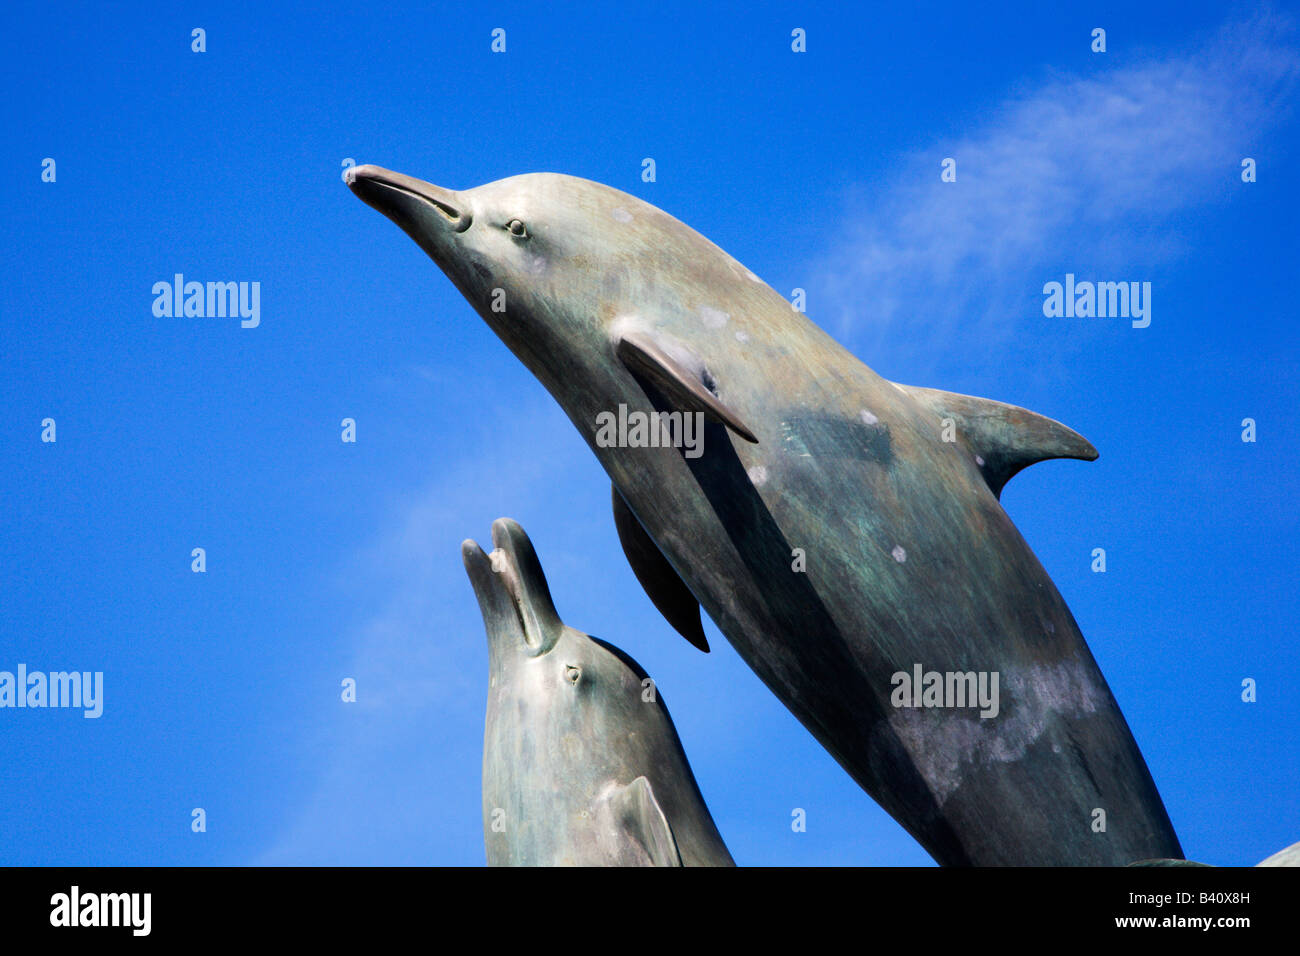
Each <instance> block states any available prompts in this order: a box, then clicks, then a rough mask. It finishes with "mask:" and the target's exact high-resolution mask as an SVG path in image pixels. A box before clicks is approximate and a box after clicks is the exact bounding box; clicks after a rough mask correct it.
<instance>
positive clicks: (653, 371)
mask: <svg viewBox="0 0 1300 956" xmlns="http://www.w3.org/2000/svg"><path fill="white" fill-rule="evenodd" d="M615 352H616V353H617V354H618V358H619V361H620V362H622V363H623V364H624V365H625V366H627V369H628V371H630V372H632V374H634V375H638V376H641V377H643V378H646V379H648V380H649V381H650V382H651V384H653V385H655V386H656V387H657V388H658V389H659V390H660V391H662V392H663V393H664V395H665V396H666V397H667V398H668V400H669V401H670V402H672V403H673V405H675V406H677V407H678V408H680V409H681V410H682V411H689V412H703V413H704V415H705V417H706V418H708V419H710V420H711V421H715V422H719V423H720V424H723V425H726V426H727V427H728V428H730V429H731V430H732V431H733V432H735V433H736V434H737V435H739V436H740V437H741V438H743V439H745V441H747V442H753V443H754V444H755V445H757V444H758V439H757V438H755V437H754V433H753V432H752V431H750V430H749V428H748V427H746V425H745V423H744V422H742V421H741V420H740V416H738V415H737V414H736V413H735V412H733V411H732V410H731V409H730V408H728V407H727V406H726V405H724V404H723V403H722V402H721V401H719V400H718V396H716V395H714V394H713V393H712V392H710V391H709V390H708V389H707V388H705V387H704V383H703V382H702V381H700V377H699V376H698V375H692V374H691V372H690V371H689V370H688V369H687V368H685V367H684V366H683V365H682V364H681V363H680V362H678V361H677V360H676V359H674V358H673V357H672V356H671V355H669V354H668V353H667V352H665V351H664V350H663V349H662V348H661V347H660V346H659V345H658V344H657V343H656V342H655V341H654V340H653V339H651V338H650V336H648V335H645V334H643V333H640V332H629V333H626V334H624V335H622V336H620V337H619V340H618V344H617V345H616V346H615Z"/></svg>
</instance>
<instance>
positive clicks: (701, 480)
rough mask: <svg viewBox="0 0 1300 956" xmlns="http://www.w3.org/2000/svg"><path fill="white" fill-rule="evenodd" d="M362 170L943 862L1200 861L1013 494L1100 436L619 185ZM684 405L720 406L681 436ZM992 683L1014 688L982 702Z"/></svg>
mask: <svg viewBox="0 0 1300 956" xmlns="http://www.w3.org/2000/svg"><path fill="white" fill-rule="evenodd" d="M347 179H348V182H349V185H350V186H351V188H352V190H353V192H354V193H355V194H356V195H357V196H358V197H360V198H361V199H362V200H363V201H365V202H366V203H368V204H369V205H371V206H373V207H374V208H376V209H377V210H379V211H380V212H382V213H383V214H384V215H385V216H387V217H388V218H390V219H392V220H393V221H394V222H395V223H397V224H398V225H399V226H400V227H401V228H402V229H403V230H405V231H406V233H407V234H408V235H409V236H411V238H413V239H414V240H415V241H416V243H418V244H419V246H420V247H421V248H422V249H423V250H424V251H425V252H426V253H428V255H429V256H430V257H431V258H432V259H433V260H434V262H436V263H437V264H438V265H439V266H440V267H441V268H442V270H443V271H444V272H445V273H446V274H447V276H448V277H449V278H450V279H451V281H452V282H453V283H454V284H455V286H456V287H457V288H458V289H459V290H460V291H461V293H462V294H463V295H464V296H465V298H466V299H468V300H469V302H470V303H471V304H472V305H473V306H474V308H475V309H476V310H477V311H478V312H479V314H480V315H481V316H482V317H483V319H484V321H486V322H487V323H488V325H489V326H490V327H491V328H492V330H493V331H494V332H496V333H497V335H498V336H500V338H501V339H502V340H503V341H504V342H505V344H506V345H507V346H508V347H509V349H510V350H511V351H512V352H513V353H514V354H515V355H516V356H517V357H518V358H519V359H520V360H521V361H522V362H523V363H524V364H525V365H526V366H527V367H528V369H529V370H530V371H532V373H533V374H534V375H535V376H536V377H537V378H538V379H539V380H540V381H541V383H542V384H543V385H544V386H545V387H546V388H547V389H548V390H549V391H550V393H551V394H552V395H553V396H554V397H555V399H556V400H557V401H558V402H559V403H560V405H561V406H562V407H563V408H564V411H565V412H566V413H567V414H568V416H569V418H570V420H571V421H572V422H573V424H574V426H575V427H576V428H577V429H578V431H579V432H580V433H581V434H582V436H583V437H584V438H585V439H586V441H587V443H588V444H589V445H590V446H591V448H592V451H593V452H594V453H595V454H596V457H597V458H598V459H599V461H600V463H601V465H602V466H603V467H604V469H605V471H606V472H607V473H608V474H609V476H610V478H611V479H612V482H613V486H614V494H613V497H614V506H615V518H616V523H617V525H618V528H619V534H620V537H621V538H622V539H623V543H624V546H625V550H626V552H627V554H628V557H629V561H630V562H631V564H632V566H633V569H634V571H635V572H636V574H637V576H638V578H639V579H640V580H641V582H642V584H643V586H644V587H645V588H646V590H647V593H648V594H649V596H650V597H651V599H652V600H653V601H654V603H655V605H656V606H657V607H659V608H660V610H661V611H663V612H664V614H665V616H667V617H668V619H669V621H670V622H671V623H672V624H673V625H674V626H675V627H676V628H677V629H678V630H679V631H681V632H682V633H683V634H684V635H685V636H686V637H687V638H688V639H691V640H692V641H694V642H695V643H697V644H701V645H702V644H703V633H702V631H700V628H699V616H698V615H699V612H698V609H697V607H696V602H697V601H698V603H699V604H700V605H702V606H703V607H704V609H705V610H706V611H707V612H708V614H709V615H710V616H711V617H712V618H713V620H714V621H715V622H716V623H717V625H718V628H719V629H720V630H721V631H722V633H723V634H724V635H725V636H726V637H727V639H728V640H729V641H730V642H731V644H732V645H733V646H734V647H735V648H736V651H737V652H738V653H739V654H740V656H741V657H742V658H743V659H744V660H745V661H746V663H748V664H749V666H750V667H751V668H753V670H754V671H755V672H756V673H757V674H758V675H759V677H760V678H762V680H763V681H764V682H765V683H766V684H767V686H768V687H769V688H771V689H772V691H773V692H774V693H775V694H776V695H777V696H778V697H779V698H780V699H781V701H782V702H783V703H784V704H785V705H786V706H787V707H788V708H789V709H790V710H791V711H792V712H793V713H794V714H795V716H797V717H798V718H799V720H800V721H802V722H803V724H804V725H805V726H806V727H807V728H808V729H809V730H810V731H811V732H812V734H813V735H814V736H815V737H816V738H817V739H818V740H819V741H820V742H821V743H822V745H823V746H825V747H826V749H827V750H828V751H829V752H830V753H831V754H832V755H833V756H834V757H835V759H836V760H838V761H839V763H840V764H841V765H842V766H843V767H844V768H845V769H846V770H847V771H848V772H849V773H850V774H851V775H852V776H853V778H854V779H855V780H856V781H857V782H858V783H859V784H860V785H861V786H862V787H863V788H864V789H865V790H866V791H867V792H868V793H869V794H871V795H872V796H873V797H874V798H875V799H876V800H877V801H878V802H879V803H880V804H881V806H883V807H884V808H885V809H886V810H887V811H888V812H889V813H890V814H891V815H892V816H893V817H894V818H895V819H896V820H898V821H899V822H900V823H901V824H902V825H903V826H904V827H906V828H907V830H908V831H909V832H910V833H911V834H912V835H913V836H914V837H916V839H917V840H919V841H920V842H921V844H922V845H923V846H924V847H925V848H926V850H928V851H929V853H930V854H931V855H932V856H933V857H934V858H935V859H936V860H937V861H939V862H940V863H941V864H948V865H962V864H974V865H993V864H1063V865H1068V864H1099V865H1123V864H1127V863H1130V862H1133V861H1135V860H1142V859H1152V858H1161V857H1163V858H1177V857H1181V856H1182V851H1181V849H1180V847H1179V844H1178V839H1177V837H1176V836H1175V834H1174V831H1173V828H1172V827H1171V825H1170V822H1169V818H1168V815H1167V814H1166V812H1165V809H1164V806H1163V804H1162V803H1161V800H1160V796H1159V794H1158V792H1157V791H1156V787H1155V784H1154V783H1153V782H1152V779H1151V775H1150V773H1149V772H1148V770H1147V767H1146V764H1145V762H1144V761H1143V758H1142V754H1141V752H1140V751H1139V750H1138V747H1137V744H1136V743H1135V741H1134V740H1133V736H1132V734H1131V733H1130V731H1129V728H1128V726H1127V724H1126V723H1125V721H1124V717H1123V715H1122V714H1121V713H1120V710H1119V707H1118V705H1117V704H1116V702H1115V700H1114V697H1113V696H1112V695H1111V692H1110V689H1109V688H1108V687H1107V685H1106V681H1105V679H1104V678H1103V677H1102V675H1101V672H1100V670H1099V669H1098V667H1097V664H1096V662H1095V661H1094V659H1093V657H1092V654H1091V653H1090V652H1089V650H1088V646H1087V644H1086V643H1085V642H1084V639H1083V636H1082V635H1081V634H1080V632H1079V628H1078V626H1077V625H1076V623H1075V621H1074V618H1073V616H1072V615H1071V614H1070V611H1069V609H1068V608H1067V607H1066V605H1065V602H1064V601H1063V600H1062V598H1061V595H1060V594H1059V593H1058V592H1057V590H1056V588H1055V586H1054V585H1053V584H1052V581H1051V579H1050V578H1049V577H1048V575H1047V573H1046V572H1045V571H1044V570H1043V567H1042V565H1041V564H1040V563H1039V562H1038V560H1037V558H1036V557H1035V556H1034V553H1033V552H1032V551H1031V550H1030V548H1029V546H1028V545H1027V544H1026V543H1025V540H1024V539H1023V538H1022V537H1021V535H1020V533H1019V532H1018V531H1017V529H1016V527H1015V525H1014V524H1013V523H1012V522H1011V519H1010V518H1009V517H1008V516H1007V514H1006V512H1005V511H1004V510H1003V509H1002V506H1001V504H1000V502H999V494H1000V492H1001V490H1002V487H1003V485H1004V484H1005V483H1006V481H1007V480H1008V479H1009V478H1010V477H1011V476H1012V475H1014V474H1015V473H1016V472H1017V471H1019V470H1020V469H1022V468H1024V467H1025V466H1027V465H1029V464H1032V463H1033V462H1036V461H1041V460H1043V459H1048V458H1080V459H1089V460H1090V459H1093V458H1095V457H1096V455H1097V453H1096V451H1095V450H1094V449H1093V447H1092V446H1091V445H1090V444H1089V443H1088V442H1087V441H1085V440H1084V439H1083V438H1082V437H1080V436H1079V435H1077V434H1076V433H1074V432H1073V431H1071V430H1070V429H1068V428H1066V427H1065V426H1063V425H1061V424H1059V423H1057V422H1055V421H1052V420H1050V419H1047V418H1044V417H1043V416H1041V415H1037V414H1034V413H1032V412H1029V411H1026V410H1024V409H1022V408H1016V407H1013V406H1010V405H1005V404H1001V403H999V402H994V401H990V400H988V399H982V398H973V397H970V396H965V395H956V394H951V393H948V392H942V391H935V390H932V389H927V388H915V387H911V386H904V385H898V384H895V383H893V382H890V381H887V380H886V379H884V378H882V377H881V376H879V375H877V374H876V373H875V372H873V371H872V370H871V369H870V368H868V367H867V366H866V365H864V364H863V363H862V362H861V361H859V360H858V359H857V358H856V357H855V356H854V355H852V354H851V353H850V352H848V351H847V350H846V349H844V348H843V347H841V346H840V345H839V344H838V343H836V342H835V341H834V340H833V339H832V338H831V337H830V336H828V335H827V334H826V333H825V332H823V331H822V330H821V329H820V328H818V327H817V326H816V325H815V324H813V322H811V321H810V320H809V319H808V318H807V317H806V316H804V315H803V314H802V313H800V312H798V311H795V310H794V309H793V308H792V307H791V304H790V303H789V302H788V301H786V300H785V299H784V298H782V296H781V295H780V294H779V293H777V292H776V291H775V290H774V289H772V288H770V287H769V286H767V285H766V284H764V283H763V282H762V281H761V280H760V279H759V278H758V277H757V276H755V275H754V274H753V273H752V272H750V271H749V270H748V269H746V268H745V267H744V266H743V265H741V264H740V263H739V262H737V261H736V260H735V259H733V258H732V257H731V256H729V255H728V254H727V253H726V252H724V251H723V250H721V249H719V248H718V247H717V246H715V245H714V244H713V243H711V242H709V241H708V240H707V239H706V238H704V237H703V236H701V235H700V234H699V233H697V232H695V231H694V230H692V229H691V228H689V227H688V226H686V225H685V224H683V223H682V222H680V221H678V220H677V219H674V218H673V217H672V216H670V215H668V214H667V213H665V212H663V211H662V210H660V209H657V208H655V207H654V206H651V205H649V204H647V203H645V202H643V201H641V200H640V199H637V198H635V197H633V196H631V195H628V194H626V193H623V192H620V191H618V190H615V189H612V188H610V187H608V186H604V185H601V184H599V183H595V182H591V181H588V180H583V179H578V178H575V177H572V176H564V175H558V174H551V173H535V174H528V175H521V176H514V177H511V178H508V179H503V180H499V181H497V182H492V183H488V184H486V185H483V186H479V187H477V188H475V189H470V190H466V191H462V192H456V191H452V190H449V189H443V188H441V187H439V186H435V185H433V184H431V183H427V182H424V181H423V180H420V179H416V178H413V177H410V176H406V175H403V174H401V173H395V172H391V171H389V170H385V169H381V168H379V167H376V166H355V167H353V168H352V169H350V170H349V171H348V175H347ZM467 381H468V379H467ZM660 412H662V413H666V415H672V414H675V413H681V414H678V415H677V417H676V420H673V419H670V418H665V419H663V421H665V422H667V423H668V424H669V425H670V426H671V428H673V429H676V431H673V432H670V434H671V437H672V442H664V441H658V440H649V441H648V440H646V438H645V435H646V430H645V429H644V428H642V429H641V431H640V434H638V432H637V430H636V428H635V427H629V428H628V429H626V430H624V429H623V428H622V425H623V423H624V421H625V420H626V421H627V422H632V421H633V420H634V418H635V417H636V416H638V415H639V416H645V415H647V414H655V413H660ZM611 416H617V417H618V421H619V431H618V437H619V439H620V440H618V441H612V440H611V431H612V430H611V429H610V428H609V423H610V420H611ZM692 420H702V421H703V422H704V423H705V424H704V425H703V432H702V437H703V443H702V447H696V448H694V449H689V448H686V447H684V435H685V433H684V432H683V431H682V428H683V427H684V424H683V423H689V421H692ZM666 427H667V426H666ZM697 437H698V436H697ZM665 444H671V445H675V446H676V447H664V445H665ZM913 676H914V677H915V678H917V681H916V683H918V684H921V685H923V686H916V687H908V686H906V685H907V684H910V683H912V680H913ZM976 680H981V681H986V682H987V683H986V684H982V685H980V686H982V687H986V689H988V690H990V691H996V694H995V696H996V697H997V698H998V703H997V706H996V707H984V708H981V709H978V710H977V709H974V708H972V707H970V706H969V704H970V700H969V698H968V697H966V696H965V695H969V697H973V696H975V684H976ZM994 681H997V683H996V684H995V683H994ZM936 682H938V684H939V686H937V687H936ZM959 694H961V695H963V699H961V700H959V697H958V695H959ZM962 702H964V703H966V704H967V706H965V707H963V706H960V704H961V703H962ZM945 703H946V704H953V705H956V706H935V705H936V704H945Z"/></svg>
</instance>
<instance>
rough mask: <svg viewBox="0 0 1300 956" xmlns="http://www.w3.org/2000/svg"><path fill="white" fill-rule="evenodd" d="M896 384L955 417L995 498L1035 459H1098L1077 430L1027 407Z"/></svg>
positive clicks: (944, 414) (937, 412)
mask: <svg viewBox="0 0 1300 956" xmlns="http://www.w3.org/2000/svg"><path fill="white" fill-rule="evenodd" d="M899 388H901V389H902V390H903V391H904V392H905V393H906V394H908V395H910V396H911V397H912V398H914V399H916V401H918V402H920V403H921V405H923V406H925V407H926V408H928V409H930V410H931V411H933V412H934V414H935V415H937V416H938V417H939V418H940V419H943V418H951V419H952V420H953V422H954V424H955V425H956V426H957V430H958V431H959V432H960V433H961V434H962V436H963V437H964V438H965V439H966V442H967V444H969V445H970V449H971V451H972V452H974V453H975V454H976V455H978V456H979V457H980V459H981V462H982V463H981V464H980V470H981V471H983V473H984V480H985V481H986V482H988V486H989V488H990V489H992V491H993V494H994V495H996V496H997V497H999V498H1001V497H1002V488H1003V486H1004V485H1006V483H1007V482H1008V481H1010V480H1011V478H1012V476H1013V475H1015V474H1016V472H1018V471H1020V470H1021V469H1022V468H1025V467H1027V466H1029V465H1032V464H1034V463H1035V462H1039V461H1046V460H1047V459H1049V458H1079V459H1082V460H1083V461H1093V460H1095V459H1096V457H1097V449H1095V448H1093V447H1092V445H1091V443H1089V441H1088V440H1087V439H1086V438H1084V437H1083V436H1082V435H1080V434H1079V433H1078V432H1076V431H1074V430H1073V429H1070V428H1067V427H1066V426H1064V425H1062V424H1061V423H1060V422H1058V421H1053V420H1052V419H1050V418H1048V417H1047V416H1045V415H1039V414H1038V413H1036V412H1031V411H1029V410H1028V409H1024V408H1020V407H1018V406H1016V405H1007V404H1006V403H1004V402H995V401H992V400H991V399H987V398H976V397H974V396H973V395H958V394H956V393H955V392H941V391H939V390H938V389H935V388H915V387H913V386H911V385H900V386H899Z"/></svg>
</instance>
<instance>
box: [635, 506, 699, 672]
mask: <svg viewBox="0 0 1300 956" xmlns="http://www.w3.org/2000/svg"><path fill="white" fill-rule="evenodd" d="M610 490H611V491H612V492H613V496H614V527H615V528H616V529H617V530H618V540H619V543H620V544H622V545H623V554H624V555H625V556H626V557H627V563H628V564H630V565H631V566H632V573H633V574H635V575H636V579H637V580H638V581H640V582H641V587H642V589H644V590H645V593H646V596H647V597H649V598H650V602H651V603H652V604H654V606H655V607H656V608H658V610H659V613H660V614H662V615H663V616H664V617H665V618H666V619H667V621H668V623H669V624H671V625H672V626H673V629H674V630H675V631H677V633H678V634H680V635H681V636H682V637H684V638H686V639H687V640H688V641H690V642H691V643H692V644H694V645H695V646H696V647H698V648H699V649H700V650H702V651H704V653H706V654H707V653H708V652H709V641H708V639H707V638H706V637H705V636H704V627H703V626H702V625H701V624H700V602H699V601H697V600H695V595H694V594H692V593H691V592H690V589H689V588H688V587H687V586H686V584H685V583H684V582H683V581H682V579H681V578H680V577H679V576H678V574H677V572H676V571H674V570H673V566H672V565H671V564H669V563H668V559H667V558H665V557H664V556H663V553H662V552H661V551H660V550H659V547H658V545H656V544H655V543H654V541H653V540H652V539H651V537H650V535H648V534H646V532H645V528H643V527H641V522H640V521H638V520H637V517H636V515H634V514H633V513H632V509H631V508H629V507H628V506H627V502H626V501H624V500H623V496H622V495H621V494H619V490H618V488H617V487H615V486H614V485H610Z"/></svg>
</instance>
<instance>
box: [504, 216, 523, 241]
mask: <svg viewBox="0 0 1300 956" xmlns="http://www.w3.org/2000/svg"><path fill="white" fill-rule="evenodd" d="M507 228H508V229H509V230H510V235H512V236H517V237H519V238H520V239H527V238H528V227H527V226H525V225H524V224H523V222H522V221H521V220H519V219H511V220H510V225H509V226H507Z"/></svg>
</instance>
